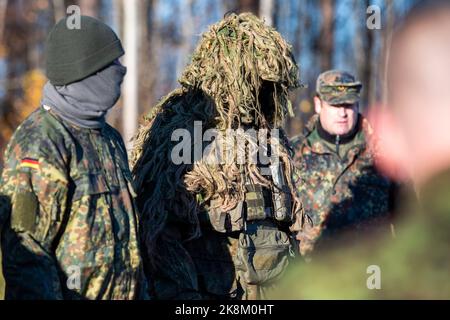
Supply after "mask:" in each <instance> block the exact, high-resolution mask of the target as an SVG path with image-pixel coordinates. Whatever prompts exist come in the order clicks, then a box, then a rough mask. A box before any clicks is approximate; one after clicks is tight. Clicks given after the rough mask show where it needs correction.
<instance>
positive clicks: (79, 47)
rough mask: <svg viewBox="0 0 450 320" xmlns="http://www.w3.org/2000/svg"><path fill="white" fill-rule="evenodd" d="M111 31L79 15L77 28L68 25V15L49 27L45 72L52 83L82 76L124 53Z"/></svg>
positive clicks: (99, 68) (92, 72) (61, 82)
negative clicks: (70, 27)
mask: <svg viewBox="0 0 450 320" xmlns="http://www.w3.org/2000/svg"><path fill="white" fill-rule="evenodd" d="M124 53H125V52H124V50H123V48H122V44H121V43H120V40H119V38H118V37H117V35H116V34H115V33H114V31H113V30H112V29H111V28H110V27H108V26H107V25H106V24H104V23H103V22H101V21H99V20H97V19H94V18H91V17H87V16H81V20H80V28H79V29H69V28H68V27H67V18H64V19H62V20H60V21H59V22H58V23H57V24H56V25H55V26H54V27H53V29H52V31H50V34H49V36H48V38H47V48H46V57H47V59H46V73H47V78H48V79H49V80H50V82H51V83H52V84H53V85H59V86H60V85H66V84H69V83H72V82H75V81H79V80H82V79H84V78H86V77H88V76H90V75H92V74H94V73H95V72H97V71H99V70H101V69H103V68H104V67H106V66H107V65H109V64H110V63H111V62H113V61H114V60H115V59H117V58H119V57H120V56H122V55H123V54H124Z"/></svg>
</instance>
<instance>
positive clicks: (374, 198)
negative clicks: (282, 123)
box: [292, 70, 397, 254]
mask: <svg viewBox="0 0 450 320" xmlns="http://www.w3.org/2000/svg"><path fill="white" fill-rule="evenodd" d="M361 87H362V85H361V83H360V82H359V81H356V80H355V78H354V77H353V76H352V75H351V74H349V73H347V72H343V71H337V70H330V71H327V72H324V73H322V74H321V75H320V76H319V77H318V79H317V84H316V92H317V95H316V96H315V97H314V105H315V110H316V113H317V114H316V115H314V116H313V117H312V118H311V119H310V121H309V122H308V123H307V125H306V126H305V130H304V132H303V134H301V135H299V136H297V137H295V138H293V139H292V145H293V147H294V150H295V156H294V161H295V164H296V167H297V168H298V170H296V175H297V177H296V180H297V188H298V191H299V194H300V197H301V200H302V203H303V206H304V210H305V213H306V215H307V216H308V217H309V218H311V220H312V223H311V225H310V224H308V225H307V227H305V230H303V232H301V233H300V234H299V240H300V248H301V253H302V254H308V253H310V252H312V251H313V249H314V247H316V249H318V248H320V247H321V248H326V247H330V245H332V243H333V242H334V240H335V237H337V236H341V235H342V236H343V235H346V236H347V235H348V236H351V237H353V240H354V239H355V238H354V237H358V236H366V235H367V233H369V232H372V231H373V232H375V231H379V230H383V229H384V230H389V213H390V212H391V211H392V210H393V206H394V201H393V198H394V195H395V194H396V193H397V192H396V190H397V187H396V184H394V183H392V182H391V181H390V180H389V179H387V178H386V177H385V176H384V175H382V174H381V173H379V171H378V170H377V169H376V168H375V159H376V148H377V147H376V137H375V135H374V132H373V129H372V128H371V126H370V124H369V123H368V121H367V119H365V118H364V117H363V116H362V115H361V114H360V113H359V98H360V90H361ZM368 142H371V145H370V146H369V144H368Z"/></svg>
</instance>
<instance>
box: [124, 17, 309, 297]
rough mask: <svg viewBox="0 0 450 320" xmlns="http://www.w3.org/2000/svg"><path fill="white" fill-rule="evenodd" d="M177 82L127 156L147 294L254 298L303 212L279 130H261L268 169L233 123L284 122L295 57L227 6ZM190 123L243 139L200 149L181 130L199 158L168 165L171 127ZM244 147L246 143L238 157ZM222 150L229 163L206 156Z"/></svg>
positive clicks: (268, 31)
mask: <svg viewBox="0 0 450 320" xmlns="http://www.w3.org/2000/svg"><path fill="white" fill-rule="evenodd" d="M180 84H181V88H180V89H177V90H174V91H173V92H171V93H170V94H169V95H168V96H166V97H164V98H163V99H162V100H161V102H160V103H159V104H158V105H157V106H156V107H155V108H154V109H153V110H152V112H151V113H150V114H149V115H148V116H147V117H145V119H144V123H143V125H142V126H141V128H140V130H139V133H138V135H137V137H136V139H135V147H134V151H133V154H132V159H131V162H132V165H133V175H134V179H135V183H136V187H137V190H138V198H137V199H138V206H139V209H140V212H141V214H142V218H141V225H142V229H143V242H144V246H145V248H146V250H145V256H146V257H145V258H144V259H145V260H146V271H147V274H148V276H149V277H150V280H151V281H150V282H151V284H150V285H151V287H153V291H152V292H151V293H152V294H153V295H154V296H155V297H157V298H161V299H168V298H171V299H172V298H174V299H185V298H194V299H195V298H259V297H262V296H263V294H264V291H265V289H266V288H267V287H270V286H271V285H272V284H273V282H274V281H275V280H276V279H277V278H279V276H280V275H281V273H282V272H283V271H284V269H285V267H286V265H287V264H288V260H289V257H290V256H292V255H293V251H294V250H295V248H296V243H295V241H294V240H293V239H294V237H293V234H294V233H295V232H296V231H298V230H299V229H300V227H301V225H302V222H303V216H302V212H303V211H302V208H301V204H300V202H299V200H298V197H297V196H296V194H295V188H294V187H293V183H292V178H291V177H292V174H291V170H293V169H292V168H293V166H292V162H291V155H290V153H289V151H288V150H289V148H288V141H287V139H286V138H285V135H284V133H283V132H282V130H280V132H281V133H280V135H279V138H277V137H275V136H272V135H271V136H270V137H269V141H270V142H269V147H268V148H269V149H270V148H271V150H272V152H273V150H275V149H276V148H277V150H278V154H279V159H280V163H279V165H272V166H270V167H266V168H265V169H268V170H271V171H270V172H272V173H273V174H274V175H273V176H274V177H276V178H272V176H270V175H266V174H263V173H262V170H261V169H262V167H263V166H262V165H261V164H260V163H259V162H256V163H255V162H253V163H251V162H250V161H248V159H249V157H254V156H255V155H256V151H255V150H256V149H255V148H251V147H252V146H253V147H254V146H255V136H252V135H251V134H249V133H248V132H247V131H245V132H244V130H243V129H255V130H260V129H266V130H272V129H278V128H279V127H280V126H281V125H282V123H283V120H284V118H285V116H286V115H287V113H288V112H291V113H292V110H291V106H290V103H289V100H288V91H289V90H290V89H293V88H296V87H298V86H299V80H298V67H297V65H296V63H295V61H294V58H293V56H292V54H291V51H290V47H289V45H288V44H287V43H286V42H285V41H284V39H283V38H282V37H281V36H280V34H279V33H278V32H276V31H275V30H274V29H273V28H270V27H268V26H266V25H264V23H263V22H262V21H261V20H259V19H258V18H256V17H255V16H254V15H252V14H249V13H246V14H240V15H236V14H230V15H228V16H226V17H225V18H224V19H223V20H222V21H220V22H218V23H217V24H215V25H212V26H211V27H210V29H209V31H208V32H206V33H205V34H204V35H203V37H202V39H201V41H200V44H199V46H198V47H197V49H196V50H195V52H194V54H193V57H192V62H191V63H190V64H189V65H188V66H187V67H186V69H185V71H184V73H183V75H182V77H181V79H180ZM194 121H199V122H201V124H202V129H201V131H200V139H201V137H202V136H203V133H205V132H206V130H208V129H216V130H217V132H218V133H219V135H221V136H226V134H225V133H226V132H229V130H234V132H235V133H236V135H235V137H236V136H240V137H244V140H245V144H244V145H240V147H235V145H234V142H231V144H230V140H228V139H230V136H226V138H225V139H222V140H221V139H216V140H214V142H213V143H211V144H210V145H209V150H208V149H207V148H206V147H207V146H206V145H205V144H204V143H202V142H201V141H200V142H197V143H196V141H190V140H188V147H189V148H191V150H195V149H196V148H200V150H201V151H203V157H197V158H194V161H193V162H192V164H190V163H189V161H187V163H186V162H185V163H180V164H175V162H176V161H175V162H174V160H173V156H174V154H173V151H174V150H175V149H174V148H176V146H177V144H179V142H177V141H172V140H173V139H172V138H173V136H172V134H173V133H174V132H176V131H175V130H177V129H178V130H180V129H185V130H186V131H184V132H189V134H190V137H194V138H195V137H196V136H198V135H199V132H197V130H196V125H195V124H194ZM196 123H197V122H196ZM227 130H228V131H227ZM178 132H179V131H178ZM192 140H194V139H192ZM184 142H186V141H184ZM239 148H241V149H240V150H239ZM243 149H245V150H248V149H251V150H253V151H250V155H249V157H248V158H246V161H243V162H240V161H238V157H240V155H241V154H242V153H240V152H239V151H243ZM184 151H186V150H184ZM223 152H225V153H226V152H229V153H228V154H229V155H230V158H229V160H230V159H231V161H225V162H223V161H215V162H214V161H210V160H218V156H217V155H218V154H223ZM188 158H189V159H190V158H191V157H190V156H188ZM177 163H178V162H177ZM266 173H267V172H266Z"/></svg>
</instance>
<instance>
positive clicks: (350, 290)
mask: <svg viewBox="0 0 450 320" xmlns="http://www.w3.org/2000/svg"><path fill="white" fill-rule="evenodd" d="M421 189H422V191H421V192H420V194H421V197H420V199H419V201H420V205H417V203H416V200H415V199H410V200H408V201H405V203H404V204H402V206H401V207H402V208H401V212H402V213H403V212H404V214H402V216H403V217H404V218H403V221H402V223H401V224H398V225H397V236H396V238H395V240H394V241H393V240H392V239H390V238H389V237H388V238H384V237H381V238H378V237H377V238H373V239H366V241H364V242H352V243H346V245H345V248H344V247H343V248H342V250H339V251H334V252H327V253H326V254H324V255H323V256H320V257H316V259H314V260H313V261H312V262H311V263H304V262H303V261H299V262H298V263H296V264H292V265H291V268H290V269H289V270H288V272H287V274H286V277H285V278H284V279H283V280H282V282H281V283H280V284H279V286H278V287H277V288H276V291H275V292H274V293H273V294H272V295H271V296H270V297H271V298H272V299H446V300H448V299H450V273H449V270H450V251H449V250H448V248H449V244H450V233H449V232H448V230H449V228H450V214H449V213H450V202H449V201H448V199H449V198H450V168H449V169H447V170H446V171H445V170H444V171H442V172H441V173H439V174H437V175H435V177H434V178H432V179H430V180H429V181H428V183H426V184H425V185H424V186H423V187H422V188H421ZM330 266H331V267H330ZM369 266H376V267H379V276H380V282H379V287H374V285H375V284H376V282H375V279H374V278H372V277H373V276H374V275H375V273H374V271H370V272H368V267H369ZM372 268H373V267H372ZM369 270H371V269H369ZM367 284H369V286H367Z"/></svg>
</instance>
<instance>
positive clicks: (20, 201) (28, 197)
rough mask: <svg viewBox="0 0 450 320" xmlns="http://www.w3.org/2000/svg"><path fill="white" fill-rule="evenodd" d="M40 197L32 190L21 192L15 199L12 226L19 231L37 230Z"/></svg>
mask: <svg viewBox="0 0 450 320" xmlns="http://www.w3.org/2000/svg"><path fill="white" fill-rule="evenodd" d="M38 205H39V204H38V199H37V197H36V195H34V193H32V192H20V193H17V194H16V195H15V199H14V200H13V210H12V215H11V227H13V228H14V229H16V230H18V231H30V232H34V231H35V225H36V213H37V210H38Z"/></svg>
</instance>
